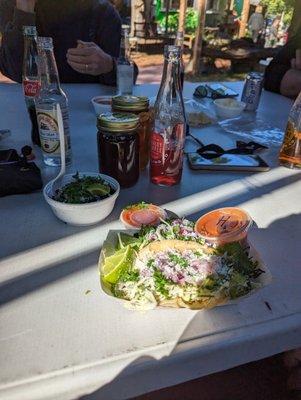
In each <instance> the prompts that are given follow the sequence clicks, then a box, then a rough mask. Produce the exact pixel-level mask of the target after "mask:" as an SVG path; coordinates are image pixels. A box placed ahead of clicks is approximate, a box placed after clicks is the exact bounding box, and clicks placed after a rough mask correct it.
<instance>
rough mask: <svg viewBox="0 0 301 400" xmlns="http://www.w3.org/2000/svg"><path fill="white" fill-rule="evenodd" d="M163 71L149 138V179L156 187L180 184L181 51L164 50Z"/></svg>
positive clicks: (176, 48)
mask: <svg viewBox="0 0 301 400" xmlns="http://www.w3.org/2000/svg"><path fill="white" fill-rule="evenodd" d="M164 57H165V61H164V70H163V77H162V82H161V86H160V89H159V92H158V96H157V99H156V102H155V106H154V120H155V123H154V130H153V132H152V134H151V153H150V179H151V182H152V183H155V184H157V185H166V186H171V185H175V184H177V183H179V182H180V180H181V177H182V168H183V154H184V142H185V126H186V125H185V111H184V104H183V98H182V92H181V89H180V79H179V70H180V68H179V63H180V58H181V48H180V47H179V46H165V47H164Z"/></svg>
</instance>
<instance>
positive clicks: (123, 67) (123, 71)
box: [117, 28, 134, 95]
mask: <svg viewBox="0 0 301 400" xmlns="http://www.w3.org/2000/svg"><path fill="white" fill-rule="evenodd" d="M133 87H134V64H133V62H132V61H131V59H130V38H129V33H128V29H127V28H124V29H123V33H122V36H121V43H120V54H119V58H118V60H117V92H118V94H119V95H123V94H132V93H133Z"/></svg>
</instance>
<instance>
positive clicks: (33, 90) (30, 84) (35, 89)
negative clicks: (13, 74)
mask: <svg viewBox="0 0 301 400" xmlns="http://www.w3.org/2000/svg"><path fill="white" fill-rule="evenodd" d="M40 86H41V85H40V82H39V81H27V80H24V81H23V88H24V95H25V96H26V97H35V96H36V95H37V94H38V93H39V90H40Z"/></svg>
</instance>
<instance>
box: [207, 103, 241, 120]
mask: <svg viewBox="0 0 301 400" xmlns="http://www.w3.org/2000/svg"><path fill="white" fill-rule="evenodd" d="M213 104H214V108H215V112H216V115H217V116H218V117H220V118H223V119H229V118H235V117H238V116H239V115H240V114H241V113H242V112H243V110H244V109H245V107H246V103H244V102H243V101H239V100H235V99H231V98H226V99H216V100H214V102H213Z"/></svg>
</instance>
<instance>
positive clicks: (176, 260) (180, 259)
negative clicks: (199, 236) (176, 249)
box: [168, 253, 188, 268]
mask: <svg viewBox="0 0 301 400" xmlns="http://www.w3.org/2000/svg"><path fill="white" fill-rule="evenodd" d="M168 258H169V259H170V261H172V262H174V263H175V264H178V265H180V266H181V267H183V268H187V267H188V261H187V260H185V258H183V257H180V256H178V255H177V254H172V253H170V254H168Z"/></svg>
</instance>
